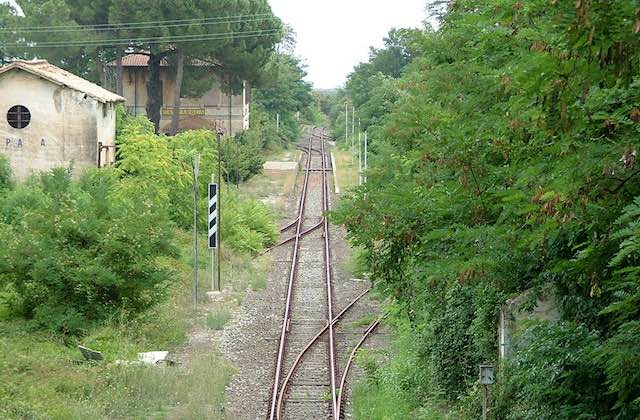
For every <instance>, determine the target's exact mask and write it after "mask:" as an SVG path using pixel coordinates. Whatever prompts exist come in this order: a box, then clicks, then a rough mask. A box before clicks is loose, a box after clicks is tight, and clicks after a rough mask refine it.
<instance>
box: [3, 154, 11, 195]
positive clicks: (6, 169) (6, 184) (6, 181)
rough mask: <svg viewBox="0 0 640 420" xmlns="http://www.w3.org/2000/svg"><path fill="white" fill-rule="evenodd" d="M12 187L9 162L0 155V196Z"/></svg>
mask: <svg viewBox="0 0 640 420" xmlns="http://www.w3.org/2000/svg"><path fill="white" fill-rule="evenodd" d="M12 186H13V180H12V174H11V166H10V165H9V160H8V159H7V158H6V157H5V156H3V155H0V194H2V192H3V191H6V190H7V189H9V188H11V187H12Z"/></svg>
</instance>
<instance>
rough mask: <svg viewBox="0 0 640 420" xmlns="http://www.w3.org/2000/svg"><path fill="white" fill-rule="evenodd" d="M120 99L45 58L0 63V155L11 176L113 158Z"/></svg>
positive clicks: (101, 162) (102, 163) (76, 167)
mask: <svg viewBox="0 0 640 420" xmlns="http://www.w3.org/2000/svg"><path fill="white" fill-rule="evenodd" d="M124 100H125V99H124V98H123V97H121V96H118V95H115V94H113V93H111V92H109V91H107V90H105V89H103V88H101V87H100V86H97V85H95V84H93V83H91V82H89V81H87V80H85V79H82V78H80V77H78V76H75V75H73V74H71V73H69V72H67V71H65V70H62V69H61V68H59V67H56V66H54V65H52V64H49V63H48V62H47V61H46V60H33V61H15V62H13V63H11V64H9V65H7V66H5V67H2V68H0V154H3V155H5V156H6V157H7V158H8V159H9V161H10V163H11V168H12V169H13V172H14V174H15V177H16V178H17V179H24V178H26V177H28V176H29V175H30V174H32V173H34V172H39V171H46V170H49V169H52V168H54V167H58V166H69V165H70V164H72V165H73V168H74V173H75V174H76V175H77V174H79V173H80V172H81V171H82V170H83V169H84V168H87V167H91V166H98V165H99V166H106V165H109V164H111V163H113V162H114V161H115V135H116V133H115V132H116V106H117V104H118V103H121V102H124Z"/></svg>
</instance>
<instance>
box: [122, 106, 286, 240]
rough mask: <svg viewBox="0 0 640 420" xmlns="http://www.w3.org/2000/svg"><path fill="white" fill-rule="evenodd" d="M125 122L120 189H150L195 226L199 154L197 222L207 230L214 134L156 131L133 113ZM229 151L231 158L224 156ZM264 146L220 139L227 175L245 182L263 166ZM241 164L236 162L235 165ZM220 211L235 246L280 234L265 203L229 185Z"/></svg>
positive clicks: (184, 223)
mask: <svg viewBox="0 0 640 420" xmlns="http://www.w3.org/2000/svg"><path fill="white" fill-rule="evenodd" d="M130 121H131V123H130V124H128V123H125V124H123V125H122V128H121V130H122V131H121V133H122V136H121V137H120V139H119V144H120V146H119V158H120V160H119V162H118V165H117V172H118V174H119V175H120V176H121V177H122V180H121V184H122V187H121V188H122V190H123V191H126V194H136V193H137V192H136V191H139V190H147V189H148V190H151V191H153V194H154V196H155V200H156V201H155V202H156V203H157V205H158V206H161V207H163V208H164V209H165V210H166V211H167V212H168V214H169V215H170V217H171V219H172V220H173V221H174V222H175V223H176V224H177V225H178V226H179V227H181V228H183V229H191V228H192V227H193V199H194V195H193V174H192V163H193V159H194V157H196V156H199V157H200V168H199V169H200V173H199V177H198V185H197V191H198V202H197V209H198V226H199V228H200V230H201V231H203V232H204V231H206V229H207V225H208V223H207V220H208V213H207V212H208V190H209V189H208V185H209V183H210V182H211V177H212V174H215V173H216V172H217V155H216V146H217V143H216V141H215V136H214V133H213V132H211V131H207V130H199V131H187V132H184V133H180V134H178V135H176V136H173V137H164V136H157V135H155V134H153V130H150V127H149V126H148V123H147V122H140V120H139V119H137V118H133V119H131V120H130ZM225 154H227V158H226V159H224V157H225ZM261 156H262V154H261V151H260V149H259V148H258V147H257V146H255V145H251V144H245V142H244V140H243V138H242V137H240V138H239V139H233V138H230V137H224V138H223V139H222V157H223V162H222V165H223V166H222V174H223V180H224V179H229V177H232V176H233V177H238V179H232V181H238V182H239V181H243V180H246V179H248V178H250V177H251V176H253V175H254V174H256V173H258V172H259V171H260V170H261V169H262V162H263V160H262V157H261ZM236 165H237V166H236ZM222 188H224V193H223V195H224V198H223V199H222V201H221V202H220V210H221V212H223V214H224V222H223V223H222V225H221V231H220V234H221V237H222V238H223V240H224V241H225V242H226V243H227V244H228V245H229V246H231V247H232V248H234V249H237V250H242V251H250V252H260V251H261V250H263V249H264V247H266V246H269V245H270V244H272V243H273V242H274V241H275V239H276V237H277V233H276V227H275V221H274V220H275V218H274V215H273V214H271V212H269V210H268V209H267V207H266V206H265V205H264V204H262V203H260V202H257V201H254V200H251V199H243V198H240V197H239V196H238V194H237V193H236V192H234V191H231V190H230V189H229V188H227V187H226V186H222Z"/></svg>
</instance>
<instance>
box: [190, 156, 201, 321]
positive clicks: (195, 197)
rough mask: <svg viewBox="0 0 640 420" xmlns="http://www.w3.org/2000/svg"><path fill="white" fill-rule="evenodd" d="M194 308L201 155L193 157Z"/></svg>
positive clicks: (194, 300) (196, 295)
mask: <svg viewBox="0 0 640 420" xmlns="http://www.w3.org/2000/svg"><path fill="white" fill-rule="evenodd" d="M191 168H192V170H193V172H192V175H193V290H192V293H191V295H192V298H193V310H196V309H198V172H199V169H200V155H196V156H194V157H193V162H192V167H191Z"/></svg>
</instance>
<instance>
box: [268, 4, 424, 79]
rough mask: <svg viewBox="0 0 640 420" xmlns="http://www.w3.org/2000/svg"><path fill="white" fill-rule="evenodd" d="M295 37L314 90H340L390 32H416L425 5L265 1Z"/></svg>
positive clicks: (422, 19)
mask: <svg viewBox="0 0 640 420" xmlns="http://www.w3.org/2000/svg"><path fill="white" fill-rule="evenodd" d="M269 3H270V4H271V7H272V8H273V12H274V13H275V14H276V16H278V17H280V18H281V19H283V20H284V22H285V23H287V24H289V25H291V26H292V27H293V29H294V31H295V32H296V33H297V40H298V46H297V51H296V53H297V55H298V56H299V57H301V58H302V59H303V60H304V61H305V62H306V64H307V65H308V68H307V71H308V72H309V76H308V79H309V81H310V82H312V83H313V85H314V87H315V88H319V89H328V88H335V87H339V86H341V85H343V84H344V82H345V80H346V77H347V75H348V74H349V73H350V72H351V71H352V70H353V67H354V66H355V65H356V64H358V63H360V62H363V61H367V58H368V56H369V46H375V47H380V46H382V38H383V37H384V36H385V35H386V34H387V33H388V32H389V30H390V29H391V28H394V27H396V28H407V27H422V26H423V23H422V22H423V21H424V20H425V19H426V16H427V15H426V11H425V8H426V4H427V0H395V1H389V0H315V1H313V0H269Z"/></svg>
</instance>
